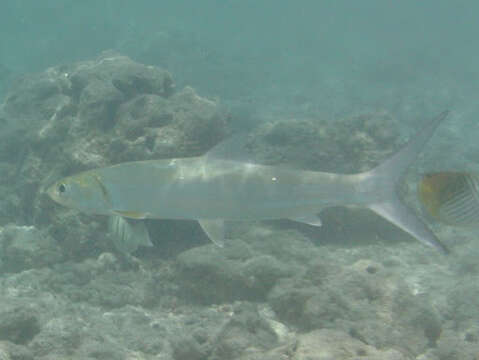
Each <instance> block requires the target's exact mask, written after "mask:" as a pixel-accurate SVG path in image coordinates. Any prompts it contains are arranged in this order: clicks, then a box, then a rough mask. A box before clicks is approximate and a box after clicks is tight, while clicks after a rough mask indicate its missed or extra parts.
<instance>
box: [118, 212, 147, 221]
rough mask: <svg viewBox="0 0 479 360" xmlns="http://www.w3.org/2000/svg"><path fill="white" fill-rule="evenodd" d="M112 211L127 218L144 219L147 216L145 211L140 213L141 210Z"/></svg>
mask: <svg viewBox="0 0 479 360" xmlns="http://www.w3.org/2000/svg"><path fill="white" fill-rule="evenodd" d="M113 213H114V214H116V215H119V216H121V217H124V218H129V219H137V220H141V219H146V218H147V214H146V213H142V212H139V211H125V210H113Z"/></svg>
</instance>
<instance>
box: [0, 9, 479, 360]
mask: <svg viewBox="0 0 479 360" xmlns="http://www.w3.org/2000/svg"><path fill="white" fill-rule="evenodd" d="M478 10H479V5H477V4H476V3H475V2H472V1H456V2H452V1H437V0H436V1H432V0H427V1H401V2H396V1H379V0H378V1H361V2H359V1H343V0H340V1H309V0H302V1H286V0H275V1H272V0H264V1H251V0H246V1H233V0H229V1H228V0H223V1H220V0H215V1H213V0H203V1H153V0H151V1H146V0H144V1H136V2H132V1H126V0H96V1H93V0H85V1H81V2H80V1H73V0H63V1H61V0H43V1H13V0H3V1H2V3H1V5H0V24H1V28H2V31H1V32H0V55H1V56H0V97H1V101H0V102H1V105H0V174H1V176H0V250H1V251H0V359H2V360H3V359H11V360H24V359H41V360H53V359H87V360H88V359H125V360H127V359H138V360H139V359H165V360H170V359H171V360H223V359H231V360H236V359H241V360H253V359H255V360H259V359H265V360H280V359H281V360H282V359H294V360H306V359H308V360H331V359H335V360H336V359H338V360H343V359H344V360H358V359H368V360H374V359H378V360H379V359H384V360H389V359H391V360H392V359H394V360H410V359H415V360H456V359H457V360H477V359H479V302H478V298H479V285H478V284H479V265H478V261H477V258H478V256H479V244H478V243H477V235H478V231H477V229H475V228H460V227H450V226H446V225H443V224H440V223H436V222H434V221H433V220H432V219H430V218H428V217H427V215H426V214H423V210H422V208H421V206H420V204H419V203H418V200H417V197H416V191H415V189H416V185H417V182H418V180H419V178H420V176H421V174H424V173H426V172H429V171H441V170H459V171H471V172H474V171H477V158H478V154H479V143H478V142H477V140H476V139H477V138H478V136H479V127H478V125H477V124H478V123H477V112H478V105H477V94H478V90H479V71H478V70H477V69H478V65H477V64H479V49H478V46H477V33H478V31H479V23H478V22H477V19H476V17H477V12H478ZM445 109H450V110H451V111H452V113H451V115H450V116H449V118H448V120H446V121H445V123H444V124H443V125H441V127H440V128H439V130H438V131H437V133H436V135H435V136H434V137H433V139H432V140H431V141H430V142H429V143H428V144H427V145H426V148H425V150H424V152H423V154H422V155H421V157H420V158H419V159H418V161H416V162H415V164H414V165H413V166H412V167H411V169H410V171H409V173H408V176H407V177H406V179H405V181H404V184H403V186H402V187H401V194H402V196H403V198H404V199H405V201H406V202H407V203H408V205H409V206H410V207H412V208H414V209H415V211H417V213H418V214H420V215H421V216H423V217H424V219H425V221H427V222H428V223H429V225H430V227H431V228H432V229H433V231H434V232H435V234H437V236H438V237H439V238H440V239H441V241H442V242H443V243H445V244H446V245H447V246H448V247H449V248H450V249H451V253H450V254H449V255H447V256H444V255H442V254H440V253H438V252H437V251H435V250H434V249H430V248H427V247H425V246H423V245H422V244H420V243H419V242H417V241H416V240H414V239H412V238H410V237H409V236H408V235H406V234H405V233H403V232H402V231H400V230H399V229H397V228H395V227H394V226H392V225H390V224H389V223H387V222H386V221H385V220H383V219H380V218H378V217H377V216H376V215H374V214H373V213H370V212H368V211H365V210H351V209H344V208H333V209H327V210H325V211H324V213H323V214H322V216H321V218H322V222H323V226H322V227H320V228H316V227H310V226H307V225H302V224H297V223H294V222H291V221H263V222H244V223H232V224H229V227H228V240H227V241H226V244H225V247H224V248H219V247H216V246H215V245H213V244H211V243H210V242H209V241H208V239H207V237H206V236H205V235H204V234H203V233H202V231H201V229H200V228H199V226H198V224H196V223H195V222H193V221H191V222H189V221H168V220H148V221H147V226H148V230H149V233H150V236H151V240H152V242H153V244H154V246H153V247H148V248H139V249H138V250H137V251H135V252H134V253H133V254H132V255H131V256H125V255H124V254H121V253H119V252H118V251H117V250H116V249H115V247H114V245H113V242H112V239H111V234H109V233H108V230H107V219H106V217H102V216H90V215H85V214H81V213H79V212H77V211H74V210H69V209H66V208H63V207H61V206H59V205H57V204H55V203H54V202H53V201H52V200H51V199H49V198H48V196H47V195H46V194H45V190H46V188H47V187H48V186H50V185H51V184H52V183H53V182H54V181H56V180H58V179H59V178H61V177H63V176H66V175H71V174H74V173H77V172H79V171H82V170H87V169H92V168H97V167H103V166H107V165H111V164H117V163H121V162H125V161H137V160H145V159H162V158H171V157H187V156H196V155H201V154H203V153H205V152H206V151H207V150H208V149H210V148H211V147H213V146H214V145H216V144H217V143H219V142H221V141H222V140H223V139H225V138H227V137H228V136H230V135H233V134H236V133H240V132H248V133H249V139H250V140H249V143H248V149H249V150H250V152H251V153H252V154H253V156H254V158H255V159H257V160H258V161H261V162H262V163H266V164H272V165H284V164H288V165H292V166H295V167H298V168H301V169H311V170H318V171H328V172H335V173H355V172H359V171H364V170H367V169H370V168H372V167H373V166H375V165H377V164H378V163H380V162H381V161H383V160H384V159H386V158H387V157H388V156H390V155H391V154H392V153H393V152H394V151H396V150H397V149H398V148H399V147H400V146H401V144H403V143H404V142H405V141H406V140H407V139H409V138H410V136H412V135H413V134H414V133H415V132H416V130H418V129H419V128H420V127H421V126H422V124H424V123H425V121H426V120H428V119H429V118H431V117H432V116H434V115H436V114H438V113H439V112H441V111H443V110H445ZM205 206H207V204H205Z"/></svg>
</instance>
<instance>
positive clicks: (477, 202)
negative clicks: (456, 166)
mask: <svg viewBox="0 0 479 360" xmlns="http://www.w3.org/2000/svg"><path fill="white" fill-rule="evenodd" d="M477 189H478V184H477V179H476V177H474V176H473V175H471V174H469V173H463V172H438V173H432V174H427V175H425V176H424V178H423V179H422V181H421V183H420V184H419V188H418V195H419V198H420V200H421V202H422V203H423V204H424V206H425V208H426V209H427V211H428V212H429V214H430V215H432V216H433V217H435V218H437V219H438V220H441V221H443V222H445V223H447V224H450V225H458V226H466V225H471V224H475V223H478V220H479V195H478V191H477Z"/></svg>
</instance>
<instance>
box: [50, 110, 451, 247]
mask: <svg viewBox="0 0 479 360" xmlns="http://www.w3.org/2000/svg"><path fill="white" fill-rule="evenodd" d="M447 115H448V112H447V111H445V112H443V113H441V114H440V115H438V116H436V117H435V118H434V119H432V120H430V121H429V122H428V123H427V124H426V125H425V127H424V128H423V129H422V130H421V131H419V132H418V133H417V134H416V135H415V136H414V137H413V138H412V140H410V141H409V142H408V143H407V144H406V145H405V146H404V147H403V148H402V149H401V150H399V151H398V152H397V153H396V154H395V155H393V156H392V157H391V158H390V159H389V160H386V161H385V162H384V163H382V164H381V165H379V166H377V167H376V168H374V169H372V170H370V171H367V172H363V173H359V174H353V175H343V174H333V173H325V172H316V171H300V170H296V169H288V168H283V167H276V166H265V165H258V164H253V163H248V162H240V161H232V160H224V159H219V158H217V157H214V156H211V155H210V154H208V153H207V154H206V155H204V156H201V157H191V158H180V159H167V160H152V161H137V162H128V163H122V164H118V165H114V166H110V167H105V168H99V169H94V170H89V171H85V172H82V173H79V174H77V175H73V176H70V177H67V178H64V179H62V180H60V181H58V182H56V183H55V184H53V185H52V186H51V187H50V188H49V189H48V194H49V195H50V197H51V198H52V199H53V200H55V201H56V202H58V203H60V204H62V205H64V206H67V207H70V208H74V209H78V210H80V211H83V212H85V213H88V214H98V215H109V216H119V217H120V218H119V219H125V218H126V219H128V218H130V219H160V218H161V219H190V220H198V221H199V223H200V225H201V227H202V228H203V230H204V231H205V232H206V234H207V235H208V236H209V237H210V239H211V240H212V241H214V242H215V243H216V244H218V245H220V246H222V244H223V238H224V221H225V220H241V221H246V220H266V219H291V220H295V221H299V222H303V223H307V224H310V225H316V226H318V225H320V224H321V221H320V220H319V218H318V216H317V214H318V213H320V211H321V210H322V209H324V208H325V207H330V206H338V205H345V206H361V207H365V208H369V209H371V210H373V211H374V212H375V213H377V214H379V215H380V216H382V217H384V218H386V219H387V220H389V221H390V222H392V223H393V224H395V225H396V226H398V227H399V228H401V229H403V230H404V231H406V232H407V233H409V234H410V235H412V236H413V237H415V238H416V239H418V240H419V241H421V242H422V243H424V244H426V245H429V246H432V247H434V248H436V249H438V250H440V251H441V252H447V249H446V247H445V246H444V245H443V244H441V242H440V241H439V240H438V239H437V238H436V236H435V235H434V234H433V233H432V232H431V231H430V230H429V229H428V227H427V226H426V225H425V224H424V223H423V222H422V221H421V220H420V219H419V218H418V217H417V216H416V215H415V213H414V212H413V211H411V210H410V209H409V208H407V207H406V206H405V205H403V204H402V203H401V201H400V200H399V197H398V196H397V193H396V187H397V184H398V183H399V181H400V180H401V179H402V177H403V175H404V174H405V172H406V170H407V168H408V167H409V166H410V165H411V164H412V162H413V161H414V160H415V159H416V157H417V156H418V154H419V153H420V151H421V150H422V148H423V147H424V145H425V143H426V142H427V141H428V140H429V138H430V137H431V136H432V134H433V133H434V131H435V129H436V128H437V126H438V125H439V124H440V123H441V122H442V121H443V120H444V119H445V118H446V116H447ZM117 227H118V228H121V229H123V232H125V231H124V229H125V227H124V226H123V225H121V226H117ZM143 243H149V239H145V240H144V241H143ZM129 251H131V246H130V247H129Z"/></svg>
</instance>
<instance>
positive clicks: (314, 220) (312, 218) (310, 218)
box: [289, 214, 323, 226]
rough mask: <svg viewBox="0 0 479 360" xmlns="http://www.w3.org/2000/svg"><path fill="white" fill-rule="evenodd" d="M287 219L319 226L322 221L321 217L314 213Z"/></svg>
mask: <svg viewBox="0 0 479 360" xmlns="http://www.w3.org/2000/svg"><path fill="white" fill-rule="evenodd" d="M289 220H293V221H297V222H300V223H303V224H308V225H311V226H321V225H323V223H322V222H321V219H320V218H319V216H318V215H316V214H305V215H301V216H296V217H292V218H290V219H289Z"/></svg>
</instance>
